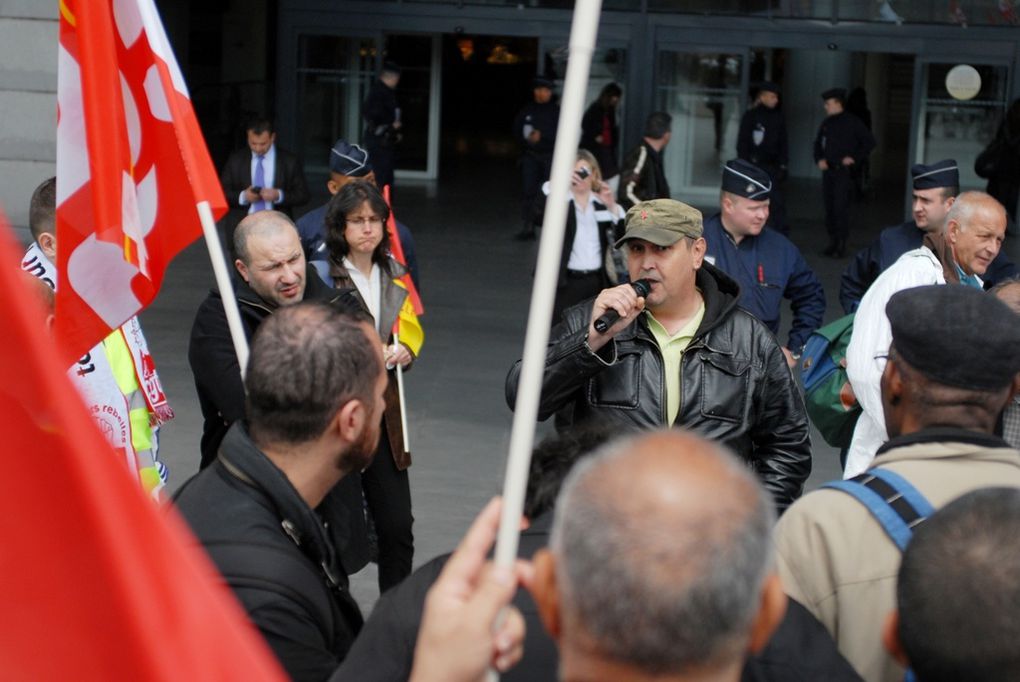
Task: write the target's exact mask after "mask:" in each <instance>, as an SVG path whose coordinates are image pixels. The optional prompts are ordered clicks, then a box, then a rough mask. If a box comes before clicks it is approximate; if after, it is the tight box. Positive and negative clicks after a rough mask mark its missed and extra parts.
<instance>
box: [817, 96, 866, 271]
mask: <svg viewBox="0 0 1020 682" xmlns="http://www.w3.org/2000/svg"><path fill="white" fill-rule="evenodd" d="M822 100H824V102H825V113H826V118H825V120H824V121H822V124H821V125H820V126H819V127H818V135H817V136H816V137H815V163H816V164H817V165H818V168H819V169H820V170H821V171H822V191H823V198H824V199H825V229H826V230H827V231H828V233H829V245H828V246H827V247H826V248H825V250H824V251H823V252H822V253H823V254H824V255H826V256H835V257H837V258H842V257H843V256H844V255H846V240H847V238H848V237H849V235H850V201H851V199H852V198H853V193H854V180H853V174H852V173H851V166H853V165H854V164H857V163H860V162H861V161H863V160H864V159H865V158H867V156H868V154H870V153H871V150H872V149H874V148H875V138H874V137H873V136H872V134H871V131H870V130H868V128H867V126H865V125H864V123H863V122H861V120H860V119H859V118H857V117H856V116H854V115H853V114H851V113H850V112H848V111H844V109H843V107H844V104H845V103H846V90H844V89H842V88H832V89H831V90H826V91H825V92H823V93H822Z"/></svg>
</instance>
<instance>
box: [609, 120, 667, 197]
mask: <svg viewBox="0 0 1020 682" xmlns="http://www.w3.org/2000/svg"><path fill="white" fill-rule="evenodd" d="M672 126H673V117H672V116H670V115H669V114H667V113H666V112H665V111H654V112H652V113H651V114H649V115H648V120H647V121H645V132H644V138H643V139H642V140H641V144H640V145H638V146H637V147H635V148H634V149H632V150H630V151H629V152H628V153H627V156H626V157H624V159H623V166H622V168H621V169H620V189H619V194H618V196H617V201H619V202H620V205H621V206H623V208H624V209H628V208H630V207H631V206H633V205H634V204H636V203H638V202H640V201H648V200H650V199H668V198H669V183H668V182H667V181H666V171H665V170H664V169H663V166H662V150H663V149H665V148H666V145H668V144H669V138H670V136H671V135H672V134H673V133H672Z"/></svg>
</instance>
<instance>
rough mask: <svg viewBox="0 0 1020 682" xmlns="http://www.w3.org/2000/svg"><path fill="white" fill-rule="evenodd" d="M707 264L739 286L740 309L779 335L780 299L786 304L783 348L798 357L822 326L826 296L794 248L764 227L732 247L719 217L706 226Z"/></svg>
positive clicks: (708, 220) (732, 242)
mask: <svg viewBox="0 0 1020 682" xmlns="http://www.w3.org/2000/svg"><path fill="white" fill-rule="evenodd" d="M704 226H705V234H704V237H705V241H706V242H708V250H707V251H706V255H705V257H706V259H707V260H708V261H709V262H710V263H712V264H713V265H715V266H716V267H717V268H719V269H720V270H722V271H723V272H725V273H726V274H727V275H729V276H730V277H732V278H733V279H735V280H737V282H738V283H739V284H740V306H741V307H742V308H744V310H747V311H748V312H749V313H751V314H752V315H754V316H755V317H757V318H758V319H759V320H761V321H762V322H764V323H765V325H766V326H767V327H768V328H769V329H771V330H772V332H773V333H774V334H778V333H779V313H780V310H781V309H782V304H783V299H784V298H788V299H790V303H791V307H792V308H793V325H792V327H791V329H790V338H789V342H788V343H787V345H786V347H787V348H789V349H790V350H791V351H793V352H794V353H798V352H800V350H801V348H803V346H804V343H805V342H806V341H807V338H808V336H810V335H811V332H813V331H814V330H815V329H817V328H818V327H819V326H820V325H821V323H822V317H823V316H824V315H825V291H824V290H823V289H822V283H821V282H820V281H819V280H818V277H817V276H815V273H814V272H813V271H812V270H811V268H810V267H808V264H807V262H806V261H805V260H804V257H803V256H802V255H801V254H800V251H799V250H798V249H797V247H796V246H794V245H793V243H792V242H791V241H790V240H789V239H787V238H786V237H784V236H783V235H781V234H779V233H778V232H776V231H774V230H772V229H771V228H768V227H766V228H765V229H764V230H762V232H761V234H759V235H757V236H747V237H744V238H743V239H742V240H740V244H736V243H734V240H733V237H731V236H730V235H729V233H728V232H726V229H725V228H724V227H723V224H722V216H721V215H720V214H718V213H717V214H715V215H714V216H712V217H711V218H708V219H707V220H705V223H704Z"/></svg>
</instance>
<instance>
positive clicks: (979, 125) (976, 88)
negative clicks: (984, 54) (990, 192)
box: [914, 62, 1009, 189]
mask: <svg viewBox="0 0 1020 682" xmlns="http://www.w3.org/2000/svg"><path fill="white" fill-rule="evenodd" d="M960 67H962V68H960ZM967 67H970V68H967ZM917 68H918V69H919V71H920V77H919V83H920V92H919V93H918V97H917V100H918V102H919V106H920V114H919V115H918V116H916V117H915V118H914V120H915V122H916V123H915V125H916V131H915V136H914V139H915V152H914V162H915V163H931V162H933V161H938V160H940V159H947V158H953V159H956V161H957V163H959V166H960V186H961V188H962V189H983V188H984V187H985V182H986V181H985V180H983V179H981V178H979V177H978V175H977V173H975V172H974V160H975V159H976V158H977V156H978V154H980V153H981V151H982V150H983V149H984V148H985V147H986V146H987V145H988V143H989V142H991V140H992V138H993V137H994V136H995V133H996V131H997V130H998V127H999V123H1000V122H1001V121H1002V117H1003V114H1004V113H1005V111H1006V104H1007V97H1008V88H1009V82H1008V79H1009V69H1008V67H1007V66H1006V65H1005V64H1001V65H997V64H977V63H973V62H952V63H947V62H920V63H918V65H917ZM950 91H953V92H954V93H955V95H956V96H954V95H953V94H951V92H950ZM961 96H964V97H968V98H967V99H961V98H960V97H961Z"/></svg>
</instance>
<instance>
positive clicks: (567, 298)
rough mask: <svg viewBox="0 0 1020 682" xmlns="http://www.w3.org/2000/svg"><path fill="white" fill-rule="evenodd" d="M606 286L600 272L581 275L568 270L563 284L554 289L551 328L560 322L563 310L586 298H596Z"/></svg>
mask: <svg viewBox="0 0 1020 682" xmlns="http://www.w3.org/2000/svg"><path fill="white" fill-rule="evenodd" d="M608 284H609V283H608V282H607V281H606V277H605V275H604V273H603V272H602V270H595V271H594V272H589V273H585V274H583V275H582V274H575V273H573V272H572V271H569V270H568V271H567V274H566V279H565V281H564V282H563V284H561V285H560V286H558V287H556V298H555V299H554V300H553V316H552V323H553V326H555V325H556V323H558V322H559V321H560V316H561V315H562V314H563V311H564V310H566V309H567V308H569V307H570V306H572V305H575V304H577V303H580V302H581V301H583V300H585V299H587V298H592V297H593V296H598V293H599V292H600V291H602V290H603V289H605V288H606V286H607V285H608Z"/></svg>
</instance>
